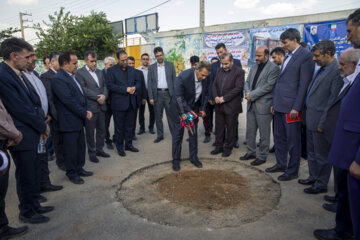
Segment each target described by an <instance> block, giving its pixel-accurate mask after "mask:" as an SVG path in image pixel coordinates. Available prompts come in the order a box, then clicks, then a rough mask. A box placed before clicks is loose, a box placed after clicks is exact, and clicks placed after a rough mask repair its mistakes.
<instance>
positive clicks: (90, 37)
mask: <svg viewBox="0 0 360 240" xmlns="http://www.w3.org/2000/svg"><path fill="white" fill-rule="evenodd" d="M49 21H50V22H44V24H45V25H46V28H41V27H40V25H39V24H38V25H37V26H36V27H38V28H39V31H38V32H37V33H36V34H37V36H38V38H39V39H40V41H39V43H38V44H37V45H36V47H37V48H36V52H37V55H38V57H43V56H46V55H49V54H50V52H51V51H62V52H63V51H67V50H71V51H74V52H75V53H76V54H77V55H78V57H79V58H82V57H83V54H84V52H85V51H87V50H94V51H95V52H96V53H97V54H98V58H104V57H105V56H107V55H108V54H111V53H114V52H116V51H117V49H118V44H119V40H118V36H116V35H114V34H113V33H112V27H111V25H110V22H109V21H108V20H107V19H106V14H105V13H103V12H99V13H96V12H91V14H90V15H89V16H81V17H78V16H74V15H71V14H70V12H65V11H64V8H61V9H60V11H59V12H55V13H54V15H49Z"/></svg>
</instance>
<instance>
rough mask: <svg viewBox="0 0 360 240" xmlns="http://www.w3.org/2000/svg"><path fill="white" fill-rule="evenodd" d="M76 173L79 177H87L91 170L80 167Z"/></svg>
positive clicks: (91, 173)
mask: <svg viewBox="0 0 360 240" xmlns="http://www.w3.org/2000/svg"><path fill="white" fill-rule="evenodd" d="M78 175H79V176H80V177H89V176H92V175H93V172H90V171H85V170H84V169H81V170H80V171H78Z"/></svg>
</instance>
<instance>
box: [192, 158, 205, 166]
mask: <svg viewBox="0 0 360 240" xmlns="http://www.w3.org/2000/svg"><path fill="white" fill-rule="evenodd" d="M191 163H192V164H194V166H195V167H197V168H202V166H203V165H202V163H201V162H200V161H199V160H198V159H196V160H195V161H191Z"/></svg>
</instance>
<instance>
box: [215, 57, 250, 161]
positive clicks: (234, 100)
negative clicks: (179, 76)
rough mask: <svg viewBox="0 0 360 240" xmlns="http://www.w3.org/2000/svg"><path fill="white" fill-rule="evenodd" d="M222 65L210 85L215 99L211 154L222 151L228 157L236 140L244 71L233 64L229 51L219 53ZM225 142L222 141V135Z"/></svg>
mask: <svg viewBox="0 0 360 240" xmlns="http://www.w3.org/2000/svg"><path fill="white" fill-rule="evenodd" d="M220 61H221V65H222V67H221V68H220V69H218V71H217V73H216V78H215V81H214V84H213V86H212V89H213V96H214V99H215V103H216V105H215V135H216V138H215V147H216V148H215V150H213V151H211V154H213V155H215V154H218V153H221V152H222V156H223V157H228V156H230V154H231V151H232V149H233V147H234V143H235V140H236V127H237V124H236V122H237V119H238V116H239V113H241V112H242V106H241V98H242V95H243V89H244V78H245V72H244V70H242V69H241V68H239V67H238V66H235V65H234V59H233V57H232V55H231V54H230V53H223V55H221V59H220ZM225 131H226V136H225V143H224V135H225Z"/></svg>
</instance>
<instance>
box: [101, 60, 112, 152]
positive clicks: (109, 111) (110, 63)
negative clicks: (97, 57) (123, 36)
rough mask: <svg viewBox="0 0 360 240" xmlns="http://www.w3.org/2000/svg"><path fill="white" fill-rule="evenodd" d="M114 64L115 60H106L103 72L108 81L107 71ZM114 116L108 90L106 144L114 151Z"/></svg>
mask: <svg viewBox="0 0 360 240" xmlns="http://www.w3.org/2000/svg"><path fill="white" fill-rule="evenodd" d="M114 64H115V58H113V57H111V56H108V57H106V58H105V59H104V69H103V70H102V73H103V75H104V77H105V79H106V73H107V70H108V69H109V68H111V67H112V66H114ZM105 85H106V81H105ZM112 115H113V113H112V110H111V105H110V91H109V89H108V98H107V100H106V112H105V143H106V147H107V148H108V149H114V146H113V145H112V143H113V139H111V138H110V130H109V127H110V120H111V116H112Z"/></svg>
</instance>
